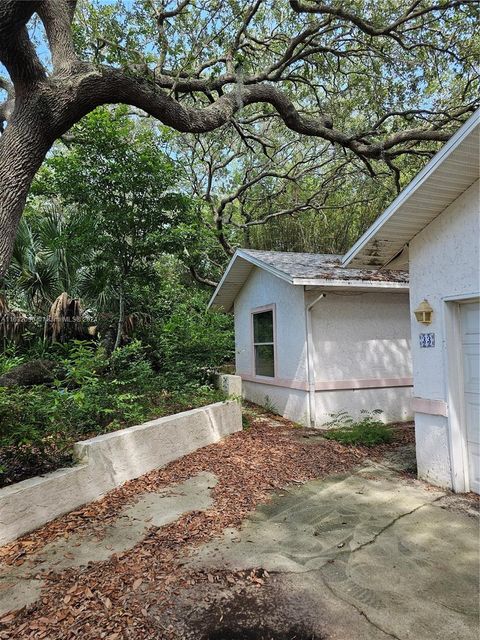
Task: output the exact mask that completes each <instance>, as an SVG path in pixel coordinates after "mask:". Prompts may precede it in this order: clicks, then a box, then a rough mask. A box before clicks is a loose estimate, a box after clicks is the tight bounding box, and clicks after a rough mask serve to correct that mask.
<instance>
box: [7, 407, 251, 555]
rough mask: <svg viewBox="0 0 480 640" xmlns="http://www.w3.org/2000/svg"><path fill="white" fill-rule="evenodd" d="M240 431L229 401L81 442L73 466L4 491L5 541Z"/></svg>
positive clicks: (239, 420)
mask: <svg viewBox="0 0 480 640" xmlns="http://www.w3.org/2000/svg"><path fill="white" fill-rule="evenodd" d="M241 429H242V415H241V408H240V405H239V403H238V402H234V401H228V402H218V403H216V404H211V405H208V406H206V407H201V408H200V409H192V410H191V411H184V412H183V413H178V414H176V415H173V416H167V417H164V418H158V419H157V420H151V421H150V422H146V423H145V424H141V425H137V426H135V427H129V428H128V429H122V430H121V431H115V432H113V433H108V434H106V435H103V436H98V437H96V438H91V439H90V440H84V441H82V442H77V443H76V444H75V448H74V452H75V456H76V458H77V459H78V464H77V465H75V466H74V467H70V468H66V469H59V470H58V471H54V472H53V473H49V474H47V475H45V476H41V477H40V476H37V477H35V478H31V479H29V480H24V481H23V482H18V483H17V484H14V485H12V486H10V487H5V488H4V489H0V545H3V544H6V543H7V542H10V541H12V540H15V538H18V537H19V536H21V535H22V534H24V533H27V532H28V531H32V530H33V529H36V528H37V527H40V526H41V525H42V524H45V523H46V522H49V521H50V520H53V519H54V518H56V517H58V516H60V515H62V514H63V513H67V512H68V511H72V510H73V509H76V508H78V507H80V506H81V505H83V504H85V503H87V502H91V501H92V500H96V499H97V498H99V497H101V496H102V495H104V494H105V493H107V492H108V491H110V490H111V489H114V488H115V487H118V486H119V485H121V484H123V483H124V482H126V481H127V480H131V479H133V478H138V477H139V476H141V475H143V474H144V473H147V472H148V471H151V470H152V469H156V468H159V467H163V466H164V465H166V464H168V463H169V462H171V461H172V460H176V459H177V458H181V457H182V456H184V455H186V454H188V453H191V452H192V451H195V450H196V449H199V448H200V447H205V446H206V445H208V444H212V443H214V442H218V441H219V440H220V439H221V438H223V437H224V436H227V435H230V434H232V433H235V432H236V431H240V430H241Z"/></svg>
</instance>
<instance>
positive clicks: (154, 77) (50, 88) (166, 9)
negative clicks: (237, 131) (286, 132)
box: [0, 0, 478, 275]
mask: <svg viewBox="0 0 480 640" xmlns="http://www.w3.org/2000/svg"><path fill="white" fill-rule="evenodd" d="M477 21H478V3H477V2H476V0H412V1H411V2H408V3H405V2H394V1H393V0H379V1H375V2H371V1H370V0H354V1H353V2H351V3H349V4H348V7H347V6H346V5H345V3H343V2H336V1H327V2H321V1H320V0H290V2H286V0H284V1H280V2H278V1H274V0H250V1H249V2H246V3H242V2H239V1H236V0H176V2H169V1H167V2H162V1H159V0H138V1H137V2H135V3H127V2H122V1H121V0H119V1H118V2H116V3H114V4H110V5H105V3H100V4H99V5H97V6H95V5H90V4H88V3H85V2H81V3H79V4H78V6H77V2H76V0H23V1H21V2H19V1H17V0H3V2H2V3H1V5H0V62H1V63H2V65H3V67H4V69H5V74H4V75H3V76H2V77H1V79H0V87H1V89H2V92H3V95H4V97H5V100H4V102H3V103H2V105H1V106H0V124H1V127H0V128H1V132H2V134H1V137H0V275H2V274H3V273H4V272H5V270H6V268H7V266H8V263H9V260H10V257H11V252H12V247H13V241H14V237H15V233H16V229H17V227H18V223H19V220H20V217H21V214H22V210H23V208H24V205H25V200H26V197H27V193H28V190H29V187H30V184H31V182H32V179H33V177H34V175H35V173H36V171H37V170H38V168H39V167H40V165H41V164H42V162H43V160H44V158H45V156H46V154H47V153H48V151H49V149H50V148H51V146H52V144H53V143H54V141H55V140H56V139H58V138H59V137H61V136H63V135H64V134H65V133H66V132H67V131H69V129H70V128H71V127H72V126H73V125H74V124H75V123H76V122H78V121H79V120H80V119H81V118H82V117H84V116H85V115H86V114H88V113H89V112H91V111H93V110H94V109H95V108H96V107H98V106H99V105H102V104H108V103H125V104H128V105H132V106H134V107H136V108H138V109H141V110H143V111H144V112H146V113H148V114H150V115H151V116H153V117H154V118H157V119H158V120H159V121H161V122H162V123H163V124H164V125H166V126H168V127H172V128H173V129H176V130H177V131H179V132H183V133H188V132H190V133H197V134H201V133H205V132H209V131H214V130H217V129H219V128H221V127H223V126H225V125H232V123H235V122H236V121H237V120H238V119H239V118H249V119H251V120H252V122H257V121H261V120H262V119H265V118H270V117H272V115H274V116H275V117H278V118H280V119H281V121H283V124H284V125H285V126H286V127H288V128H289V129H290V130H291V131H294V132H296V133H297V134H300V135H305V136H313V137H315V138H318V139H320V140H322V141H324V142H325V143H327V144H328V145H334V146H335V147H336V148H337V149H342V150H343V151H344V152H345V154H346V155H347V156H348V157H353V156H354V157H355V158H358V159H359V160H360V161H361V162H362V163H363V164H364V165H365V166H366V167H367V168H371V165H372V163H374V162H382V163H385V164H386V165H387V166H389V167H392V170H393V171H395V162H396V160H397V159H398V158H400V157H401V156H403V155H405V154H412V153H417V152H422V151H423V149H424V146H423V145H426V144H430V143H431V144H432V145H434V144H435V143H438V142H444V141H446V140H447V139H448V138H449V136H450V135H451V134H452V132H453V131H454V130H455V129H456V128H457V127H458V126H459V124H460V123H461V122H462V121H463V120H464V119H465V117H467V116H468V113H469V112H470V111H472V110H473V109H475V107H476V100H477V85H476V82H477V75H476V71H475V61H476V60H477V59H478V41H476V40H475V29H476V22H477ZM40 29H43V32H44V34H45V36H44V37H43V36H42V35H40V36H37V35H36V33H35V31H38V30H40ZM41 33H42V31H40V34H41ZM369 95H370V96H371V97H370V98H369ZM355 96H357V97H356V98H355ZM358 96H359V97H360V98H359V97H358ZM373 105H375V106H373ZM346 114H347V115H346Z"/></svg>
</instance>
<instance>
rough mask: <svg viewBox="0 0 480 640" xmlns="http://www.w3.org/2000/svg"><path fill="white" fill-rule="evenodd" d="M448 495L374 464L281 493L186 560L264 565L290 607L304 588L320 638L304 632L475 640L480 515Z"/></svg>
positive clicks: (280, 601)
mask: <svg viewBox="0 0 480 640" xmlns="http://www.w3.org/2000/svg"><path fill="white" fill-rule="evenodd" d="M387 464H389V463H387ZM445 496H446V494H445V492H443V491H441V490H439V489H434V488H432V487H430V486H428V485H426V484H425V483H422V482H420V481H416V480H412V479H407V478H405V477H402V476H400V475H399V474H398V473H397V471H396V470H395V469H394V468H392V467H391V466H390V464H389V466H385V465H382V464H377V463H371V464H368V465H365V466H363V467H362V468H361V469H359V470H358V471H357V472H355V473H354V474H352V475H349V476H348V477H344V478H331V479H328V480H318V481H314V482H309V483H307V484H306V485H303V486H301V487H295V488H293V489H290V490H288V491H283V492H281V493H280V494H278V495H277V496H276V497H275V499H274V500H273V501H272V502H270V503H269V504H267V505H263V506H261V507H260V508H259V509H257V511H256V512H255V513H254V514H253V515H252V516H251V517H250V518H249V519H248V520H247V521H246V522H245V524H244V526H243V527H242V528H241V529H240V530H233V529H230V530H227V531H226V532H225V534H224V536H223V539H222V540H221V541H220V542H219V541H212V542H210V543H209V544H208V545H205V546H203V547H201V548H199V549H198V550H197V551H196V552H195V554H194V555H193V556H192V557H191V558H188V559H186V563H187V564H188V565H189V566H192V567H197V568H198V567H203V568H207V569H208V570H209V571H214V570H217V569H223V568H229V569H231V570H237V569H247V568H250V567H263V568H264V569H266V570H267V571H268V572H271V573H273V574H274V576H275V579H274V581H273V583H270V582H269V581H267V585H266V587H265V588H266V589H267V590H272V589H273V590H274V591H275V590H276V592H277V595H276V596H274V595H272V603H274V604H272V606H273V607H274V608H278V607H281V610H282V611H291V610H292V608H293V609H295V607H296V606H298V603H299V601H300V600H301V599H302V598H303V599H304V600H305V594H306V589H307V590H308V597H307V598H306V600H307V601H308V602H309V603H310V607H311V609H312V610H313V611H317V612H318V615H317V616H315V615H314V616H313V620H311V621H310V623H309V625H310V626H309V629H311V630H313V631H311V633H313V632H315V633H317V634H318V635H317V636H308V637H325V638H342V639H343V640H357V639H358V638H363V637H365V638H372V639H373V638H396V639H397V640H458V638H462V640H478V630H479V626H478V568H479V547H478V519H477V518H475V517H472V516H471V515H469V514H468V513H467V512H461V511H459V510H455V509H452V508H450V506H451V505H450V506H449V504H448V503H449V501H448V500H447V499H446V497H445ZM279 594H282V595H281V596H280V595H279ZM299 594H302V595H299ZM294 605H295V606H294ZM335 610H341V611H342V614H341V615H342V625H339V624H338V616H337V617H335V613H334V612H335ZM277 614H278V611H277ZM222 615H224V616H225V615H226V614H225V607H224V608H223V609H222ZM289 616H290V617H289V618H288V619H289V620H291V619H292V613H290V614H289ZM303 618H305V616H303ZM309 618H310V619H311V618H312V614H311V612H310V614H309ZM293 619H295V618H293ZM341 629H343V630H341ZM349 629H350V631H349ZM353 629H355V631H353ZM192 637H193V636H192ZM198 637H200V636H198ZM205 637H207V636H205Z"/></svg>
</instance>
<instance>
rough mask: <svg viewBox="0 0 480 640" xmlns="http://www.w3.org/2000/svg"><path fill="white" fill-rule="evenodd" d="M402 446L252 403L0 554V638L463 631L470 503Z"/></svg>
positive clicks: (471, 603)
mask: <svg viewBox="0 0 480 640" xmlns="http://www.w3.org/2000/svg"><path fill="white" fill-rule="evenodd" d="M412 454H414V447H413V445H412V444H408V439H407V443H405V440H404V439H403V440H402V439H401V440H400V442H399V443H398V444H396V445H393V446H388V447H384V448H381V449H377V450H374V451H371V450H369V451H360V450H352V449H348V448H344V447H342V446H340V445H338V444H337V443H334V442H332V441H327V440H324V439H323V438H321V437H318V435H317V434H312V433H311V432H309V431H308V430H301V429H298V428H295V427H294V426H293V425H291V424H289V423H288V422H287V421H283V422H278V421H276V420H274V419H272V418H268V417H267V418H264V417H262V418H261V419H259V420H258V421H257V422H256V423H255V426H254V427H252V428H250V429H248V430H246V431H244V432H242V433H238V434H235V435H234V436H231V437H230V438H227V439H226V440H225V441H223V442H222V443H220V444H217V445H212V446H210V447H206V448H205V449H202V450H199V451H197V452H195V453H193V454H190V455H189V456H186V457H185V458H183V459H180V460H178V461H176V462H174V463H172V464H171V465H169V466H168V467H167V468H165V469H159V470H157V471H154V472H152V473H150V474H149V475H148V476H144V477H142V478H139V479H138V480H136V481H132V482H131V483H127V484H126V485H125V486H124V487H121V488H119V489H117V490H115V491H114V492H111V493H110V494H108V495H107V496H106V497H105V498H104V499H103V500H102V501H99V502H96V503H92V504H91V505H86V506H85V507H84V508H82V509H81V510H79V511H78V512H75V513H72V514H69V515H66V516H64V517H62V518H60V519H59V520H58V521H56V522H54V523H52V525H51V527H50V528H49V526H48V525H47V526H46V527H45V528H44V529H43V530H39V531H37V532H35V533H33V534H32V535H31V536H30V537H29V538H26V539H24V540H23V541H20V542H19V543H18V545H13V546H12V547H11V548H9V549H6V550H7V552H8V556H6V555H5V554H3V556H2V555H1V554H0V557H2V558H3V562H2V564H1V567H0V638H1V639H2V640H4V639H5V640H10V639H12V640H13V639H17V638H22V639H24V640H25V639H27V638H28V639H29V640H30V639H31V640H33V639H35V640H37V638H48V639H49V640H71V639H73V638H82V639H85V640H98V639H99V638H106V639H107V640H130V639H131V640H161V639H162V640H166V639H168V640H178V639H188V640H249V639H250V640H294V639H295V640H321V639H322V640H384V639H386V638H397V639H401V640H474V639H475V640H477V639H478V631H479V625H478V597H479V584H478V576H479V544H478V543H479V528H478V523H479V520H478V510H477V509H476V508H475V506H476V505H477V507H478V504H477V503H476V502H475V501H474V499H473V497H472V496H470V497H469V496H463V497H462V496H455V495H452V494H450V493H448V492H445V491H442V490H440V489H438V488H434V487H431V486H429V485H427V484H425V483H423V482H420V481H418V480H416V479H415V478H414V476H413V475H412V473H411V470H412V464H413V463H414V461H413V463H412ZM372 456H373V457H374V461H372V460H371V459H370V458H371V457H372ZM339 474H343V475H339ZM281 487H287V488H283V489H282V488H281ZM269 498H271V499H269ZM248 513H250V516H249V517H246V514H248ZM0 551H1V550H0ZM10 612H12V613H10Z"/></svg>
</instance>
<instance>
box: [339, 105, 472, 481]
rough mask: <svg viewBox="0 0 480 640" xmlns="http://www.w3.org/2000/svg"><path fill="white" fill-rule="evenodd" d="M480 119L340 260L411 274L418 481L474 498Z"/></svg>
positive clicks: (360, 266) (435, 159)
mask: <svg viewBox="0 0 480 640" xmlns="http://www.w3.org/2000/svg"><path fill="white" fill-rule="evenodd" d="M479 132H480V110H478V111H476V112H475V113H474V114H473V116H472V117H471V118H470V119H469V120H468V121H467V122H466V123H465V124H464V125H463V126H462V127H461V128H460V129H459V130H458V132H457V133H456V134H455V135H454V136H453V137H452V138H451V139H450V140H449V141H448V142H447V144H445V146H444V147H443V148H442V149H441V150H440V151H439V152H438V153H437V154H436V155H435V156H434V157H433V158H432V160H431V161H430V162H429V163H428V164H427V165H426V166H425V168H424V169H423V170H422V171H421V172H420V173H419V174H418V175H417V176H416V178H415V179H414V180H413V181H412V182H411V183H410V184H409V185H408V186H407V187H406V189H404V191H403V192H402V193H401V194H400V195H399V196H398V197H397V199H396V200H395V201H394V202H393V203H392V204H391V205H390V206H389V207H388V209H387V210H386V211H385V212H384V213H383V214H382V215H381V216H380V217H379V218H378V219H377V221H376V222H375V223H374V224H373V225H372V226H371V227H370V229H368V231H367V232H366V233H365V234H364V235H363V236H362V237H361V238H360V239H359V240H358V242H357V243H356V244H355V245H354V246H353V247H352V249H351V250H350V251H349V252H348V253H347V254H346V255H345V257H344V259H343V261H342V264H343V266H344V267H346V268H348V269H351V268H358V269H365V268H367V269H370V268H375V269H379V268H380V269H383V268H385V267H386V268H388V269H393V270H394V269H405V268H408V269H409V273H410V307H411V313H410V319H411V335H412V354H413V377H414V399H413V409H414V412H415V433H416V448H417V463H418V471H419V475H420V477H423V478H425V479H427V480H429V481H431V482H432V483H435V484H438V485H441V486H445V487H451V488H452V489H454V490H455V491H459V492H463V491H474V492H476V493H480V357H479V347H480V310H479V299H480V256H479V243H480V202H479V189H480V186H479V157H480V133H479Z"/></svg>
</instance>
